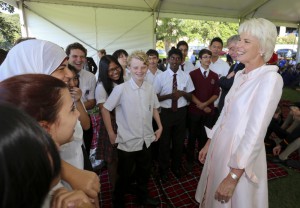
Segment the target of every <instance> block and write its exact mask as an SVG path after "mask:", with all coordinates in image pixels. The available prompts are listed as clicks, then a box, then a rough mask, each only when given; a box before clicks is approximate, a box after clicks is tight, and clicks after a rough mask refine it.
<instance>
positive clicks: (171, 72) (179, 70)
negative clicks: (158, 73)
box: [167, 66, 183, 76]
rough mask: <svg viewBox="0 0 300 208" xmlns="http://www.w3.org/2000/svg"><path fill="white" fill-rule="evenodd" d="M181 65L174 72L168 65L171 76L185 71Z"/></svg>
mask: <svg viewBox="0 0 300 208" xmlns="http://www.w3.org/2000/svg"><path fill="white" fill-rule="evenodd" d="M180 67H181V66H179V69H178V70H177V72H176V73H174V72H173V71H172V69H170V68H169V67H168V69H167V71H168V72H169V74H170V76H173V75H174V74H180V73H181V72H183V71H182V70H181V69H180Z"/></svg>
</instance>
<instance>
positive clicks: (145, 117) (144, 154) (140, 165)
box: [102, 51, 162, 208]
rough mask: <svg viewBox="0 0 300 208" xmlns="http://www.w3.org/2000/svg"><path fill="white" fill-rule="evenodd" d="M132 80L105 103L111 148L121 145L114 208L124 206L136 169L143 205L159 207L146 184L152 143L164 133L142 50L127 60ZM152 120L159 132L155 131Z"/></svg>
mask: <svg viewBox="0 0 300 208" xmlns="http://www.w3.org/2000/svg"><path fill="white" fill-rule="evenodd" d="M128 66H129V69H130V73H131V78H130V80H128V81H127V82H125V83H123V84H120V85H118V86H116V87H114V89H113V91H112V93H111V94H110V96H109V97H108V99H107V101H106V102H105V103H104V105H103V108H102V116H103V120H104V124H105V127H106V129H107V132H108V135H109V138H110V141H111V143H112V145H114V144H115V143H117V144H118V169H117V172H118V176H119V177H118V179H117V181H116V185H115V190H114V192H113V205H114V207H118V208H119V207H125V202H124V194H125V191H126V188H127V187H129V182H130V181H131V180H130V179H131V175H132V170H133V169H134V168H135V177H136V178H135V179H136V181H137V192H136V193H137V197H138V200H139V202H140V203H141V204H142V205H153V206H157V205H159V203H160V202H159V200H157V199H154V198H151V197H150V196H149V195H148V190H147V184H148V179H149V176H150V170H151V149H150V145H151V143H152V142H154V141H157V140H158V139H159V138H160V135H161V133H162V125H161V122H160V118H159V113H158V111H157V108H158V107H159V102H158V99H157V96H156V94H155V92H154V89H153V87H152V85H151V84H149V83H148V82H145V81H144V77H145V75H146V72H147V69H148V57H147V55H146V54H145V53H144V52H142V51H136V52H133V53H132V54H131V55H130V56H129V57H128ZM114 109H115V112H116V122H117V126H118V132H117V134H115V133H114V131H113V128H112V125H111V119H110V113H109V111H112V110H114ZM152 117H153V118H154V119H155V121H156V123H157V126H158V129H157V130H156V131H155V132H153V128H152Z"/></svg>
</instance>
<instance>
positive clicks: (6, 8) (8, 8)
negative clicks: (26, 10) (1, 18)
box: [0, 1, 15, 13]
mask: <svg viewBox="0 0 300 208" xmlns="http://www.w3.org/2000/svg"><path fill="white" fill-rule="evenodd" d="M0 8H1V9H2V10H4V11H8V12H9V13H14V11H15V8H14V7H13V6H11V5H9V4H7V3H5V2H3V1H0Z"/></svg>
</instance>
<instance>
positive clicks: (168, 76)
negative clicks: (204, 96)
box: [153, 68, 195, 108]
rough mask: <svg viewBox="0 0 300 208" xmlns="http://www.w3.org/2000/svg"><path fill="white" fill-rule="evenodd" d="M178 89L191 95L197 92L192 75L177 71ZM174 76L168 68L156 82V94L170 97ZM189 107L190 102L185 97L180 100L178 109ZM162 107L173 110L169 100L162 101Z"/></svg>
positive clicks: (154, 85)
mask: <svg viewBox="0 0 300 208" xmlns="http://www.w3.org/2000/svg"><path fill="white" fill-rule="evenodd" d="M176 74H177V76H176V79H177V89H178V90H181V91H185V92H187V93H190V92H192V91H194V90H195V87H194V84H193V82H192V80H191V77H190V75H188V74H186V73H185V72H183V71H182V70H181V69H180V68H179V69H178V71H177V73H176ZM173 75H174V72H173V71H172V70H171V69H170V68H168V69H167V70H166V71H164V72H162V73H160V74H159V75H157V77H156V78H155V80H154V84H153V87H154V89H155V92H156V94H158V95H168V94H171V93H172V91H173ZM187 105H188V101H187V100H186V99H185V98H184V97H180V98H179V99H178V108H181V107H184V106H187ZM160 106H161V107H162V108H171V107H172V100H171V99H167V100H163V101H160Z"/></svg>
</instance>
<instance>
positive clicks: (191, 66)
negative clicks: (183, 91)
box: [180, 61, 196, 75]
mask: <svg viewBox="0 0 300 208" xmlns="http://www.w3.org/2000/svg"><path fill="white" fill-rule="evenodd" d="M180 69H181V70H182V65H180ZM183 69H184V72H185V73H186V74H188V75H189V74H190V72H191V71H194V70H195V69H196V68H195V66H194V64H193V63H192V62H190V61H185V62H184V65H183Z"/></svg>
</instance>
